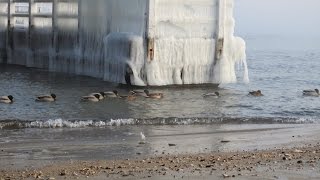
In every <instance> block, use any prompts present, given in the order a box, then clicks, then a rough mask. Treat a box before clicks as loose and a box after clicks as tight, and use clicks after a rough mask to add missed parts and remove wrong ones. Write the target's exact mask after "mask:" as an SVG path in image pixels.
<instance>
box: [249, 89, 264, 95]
mask: <svg viewBox="0 0 320 180" xmlns="http://www.w3.org/2000/svg"><path fill="white" fill-rule="evenodd" d="M249 95H251V96H263V94H262V93H261V90H257V91H251V92H249Z"/></svg>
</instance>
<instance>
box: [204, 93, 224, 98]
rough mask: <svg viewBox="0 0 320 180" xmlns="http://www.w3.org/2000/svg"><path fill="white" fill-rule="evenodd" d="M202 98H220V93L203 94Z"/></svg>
mask: <svg viewBox="0 0 320 180" xmlns="http://www.w3.org/2000/svg"><path fill="white" fill-rule="evenodd" d="M202 97H204V98H205V97H215V98H218V97H220V93H219V92H214V93H207V94H203V95H202Z"/></svg>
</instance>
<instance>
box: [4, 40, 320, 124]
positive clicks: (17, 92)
mask: <svg viewBox="0 0 320 180" xmlns="http://www.w3.org/2000/svg"><path fill="white" fill-rule="evenodd" d="M283 40H284V38H282V37H274V38H272V39H270V37H268V38H265V37H263V36H261V37H259V36H258V37H248V40H247V41H248V44H249V49H248V52H247V54H248V66H249V69H250V78H251V83H249V84H246V83H237V84H221V85H220V86H219V87H218V88H215V87H212V86H192V87H190V86H189V87H185V86H176V87H175V86H173V87H163V88H152V89H151V90H150V91H156V92H163V93H164V98H163V99H161V100H151V99H146V98H138V99H137V100H135V101H126V100H123V99H106V100H103V101H101V102H99V103H84V102H81V101H80V97H81V96H83V95H86V94H89V93H91V92H100V91H107V90H113V89H117V90H118V91H119V92H120V94H127V93H128V92H129V90H131V89H132V88H127V87H122V86H118V84H114V83H108V82H105V81H102V80H99V79H94V78H89V77H83V76H74V75H68V74H63V73H49V72H47V71H41V70H37V69H28V68H23V67H15V66H4V65H1V74H0V89H1V95H9V94H11V95H13V96H14V97H15V99H14V100H15V101H14V103H13V104H0V114H1V117H0V121H1V122H0V127H1V128H7V127H35V128H38V127H47V128H48V127H52V128H54V127H58V128H60V127H69V128H76V127H88V126H114V125H115V126H118V125H145V124H147V125H153V124H157V125H168V124H169V125H170V124H177V125H180V124H211V123H236V124H237V123H318V122H319V117H320V111H319V110H320V109H319V105H320V101H319V98H318V97H304V96H302V90H304V89H315V88H319V85H320V79H319V78H318V77H319V75H320V74H319V73H320V72H319V71H318V69H317V68H314V67H319V63H320V62H319V60H318V59H319V58H320V49H318V48H317V47H315V46H314V45H312V44H310V43H309V42H301V43H305V45H304V46H303V47H304V48H301V47H300V46H299V47H298V46H297V47H293V46H292V45H290V44H292V43H290V41H291V40H290V39H285V40H287V42H286V43H284V44H283V45H281V47H280V43H281V42H283ZM270 41H272V42H277V41H278V42H279V43H277V44H278V45H279V46H278V47H275V46H273V45H272V43H271V42H270ZM285 45H286V46H285ZM241 78H242V77H241V76H240V77H239V79H241ZM257 89H260V90H262V93H263V94H264V95H265V96H263V97H251V96H248V95H247V94H248V92H249V91H251V90H257ZM214 91H219V92H220V94H221V97H220V98H217V99H215V98H203V97H202V94H204V93H208V92H214ZM47 93H55V94H57V96H58V98H57V101H56V102H54V103H37V102H35V101H34V99H35V97H36V96H37V95H41V94H47Z"/></svg>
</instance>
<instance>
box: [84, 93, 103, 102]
mask: <svg viewBox="0 0 320 180" xmlns="http://www.w3.org/2000/svg"><path fill="white" fill-rule="evenodd" d="M96 94H97V95H99V100H103V99H104V98H105V97H106V94H105V93H104V92H99V93H91V94H89V95H88V96H94V95H96Z"/></svg>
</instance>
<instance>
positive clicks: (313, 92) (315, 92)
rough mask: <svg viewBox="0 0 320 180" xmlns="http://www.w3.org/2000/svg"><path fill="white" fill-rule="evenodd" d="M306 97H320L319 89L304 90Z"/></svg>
mask: <svg viewBox="0 0 320 180" xmlns="http://www.w3.org/2000/svg"><path fill="white" fill-rule="evenodd" d="M303 95H304V96H320V94H319V89H315V90H304V91H303Z"/></svg>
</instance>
